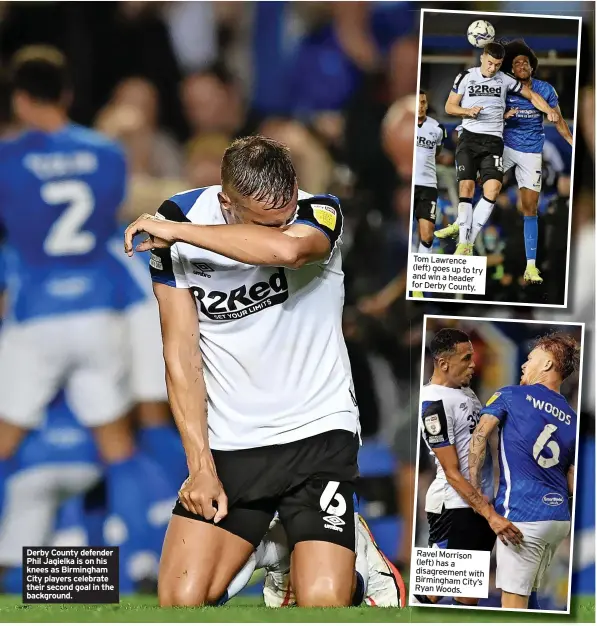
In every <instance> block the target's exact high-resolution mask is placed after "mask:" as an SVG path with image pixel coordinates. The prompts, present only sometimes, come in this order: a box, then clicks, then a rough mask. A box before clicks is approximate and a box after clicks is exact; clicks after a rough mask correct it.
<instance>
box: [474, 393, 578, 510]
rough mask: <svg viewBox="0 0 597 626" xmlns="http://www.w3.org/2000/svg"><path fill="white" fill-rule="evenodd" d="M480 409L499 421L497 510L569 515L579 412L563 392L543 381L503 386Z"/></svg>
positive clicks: (482, 412)
mask: <svg viewBox="0 0 597 626" xmlns="http://www.w3.org/2000/svg"><path fill="white" fill-rule="evenodd" d="M481 414H482V415H483V414H489V415H493V416H495V417H497V418H498V419H499V421H500V423H499V461H500V484H499V489H498V494H497V498H496V501H495V508H496V511H497V512H498V513H500V514H501V515H503V516H504V517H507V518H508V519H509V520H512V521H513V522H537V521H542V520H560V521H568V520H570V512H569V509H568V496H569V494H568V482H567V473H568V469H569V467H570V465H574V462H575V451H576V424H577V417H576V413H575V412H574V411H573V410H572V408H571V407H570V405H569V404H568V402H567V401H566V399H565V398H564V396H562V395H561V394H559V393H557V392H555V391H552V390H551V389H548V388H547V387H545V386H544V385H539V384H537V385H521V386H511V387H503V388H502V389H500V390H499V391H498V392H496V393H495V394H494V395H493V396H492V397H491V398H490V399H489V401H488V402H487V405H486V406H485V407H484V408H483V409H481Z"/></svg>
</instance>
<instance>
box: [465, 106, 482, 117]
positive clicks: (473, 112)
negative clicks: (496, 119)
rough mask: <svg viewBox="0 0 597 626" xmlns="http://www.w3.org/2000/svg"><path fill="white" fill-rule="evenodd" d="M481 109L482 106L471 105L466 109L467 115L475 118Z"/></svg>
mask: <svg viewBox="0 0 597 626" xmlns="http://www.w3.org/2000/svg"><path fill="white" fill-rule="evenodd" d="M482 110H483V107H471V108H470V109H467V111H468V114H467V117H471V118H472V119H476V117H477V116H478V115H479V113H481V111H482Z"/></svg>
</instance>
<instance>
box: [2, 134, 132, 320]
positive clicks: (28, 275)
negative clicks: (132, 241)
mask: <svg viewBox="0 0 597 626" xmlns="http://www.w3.org/2000/svg"><path fill="white" fill-rule="evenodd" d="M125 186H126V163H125V158H124V154H123V152H122V150H121V149H120V147H119V146H118V145H117V144H116V143H114V142H113V141H111V140H109V139H107V138H105V137H103V136H102V135H100V134H99V133H96V132H94V131H92V130H89V129H87V128H84V127H82V126H78V125H76V124H67V125H65V126H64V127H63V128H61V129H60V130H58V131H56V132H52V133H48V132H41V131H38V130H32V131H27V132H24V133H23V134H21V135H19V136H18V137H16V138H15V139H12V140H9V141H4V142H2V143H0V226H1V228H2V229H3V230H4V234H5V244H6V247H7V250H9V251H10V252H11V254H9V255H7V257H6V259H7V267H6V275H7V276H8V277H9V280H8V285H9V300H10V306H11V311H10V313H11V317H13V318H14V319H15V320H16V321H25V320H29V319H32V318H39V317H48V316H56V315H64V314H67V313H73V312H78V311H87V310H93V309H112V308H114V307H115V302H116V301H117V299H118V292H119V291H122V289H123V284H126V282H127V281H130V274H129V273H128V272H127V271H126V269H125V268H124V267H123V265H122V264H121V263H120V262H119V261H118V260H117V259H116V258H115V257H114V255H113V253H111V252H110V250H109V249H108V245H107V244H108V242H109V240H110V238H111V237H112V236H113V235H114V234H115V233H116V232H117V228H118V225H117V212H118V209H119V206H120V204H121V202H122V200H123V198H124V195H125Z"/></svg>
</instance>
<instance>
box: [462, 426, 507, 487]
mask: <svg viewBox="0 0 597 626" xmlns="http://www.w3.org/2000/svg"><path fill="white" fill-rule="evenodd" d="M498 422H499V420H498V418H497V417H494V416H493V415H487V414H484V415H482V416H481V419H480V420H479V423H478V424H477V427H476V428H475V430H474V432H473V436H472V437H471V443H470V446H469V453H468V469H469V473H470V477H471V484H472V485H473V487H475V488H476V489H480V488H481V468H482V467H483V464H484V463H485V457H486V456H487V443H488V441H489V436H490V435H491V433H492V432H493V431H494V429H495V427H496V426H497V425H498Z"/></svg>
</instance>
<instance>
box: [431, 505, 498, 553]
mask: <svg viewBox="0 0 597 626" xmlns="http://www.w3.org/2000/svg"><path fill="white" fill-rule="evenodd" d="M427 521H428V522H429V547H430V548H433V547H435V546H436V547H438V548H448V549H450V550H482V551H484V552H491V550H493V545H494V544H495V539H496V534H495V533H494V532H493V530H491V527H490V526H489V524H488V522H487V520H486V519H485V518H484V517H482V516H481V515H479V514H478V513H475V511H473V509H471V508H469V507H466V508H463V509H445V508H444V509H443V510H442V512H441V513H427Z"/></svg>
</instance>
